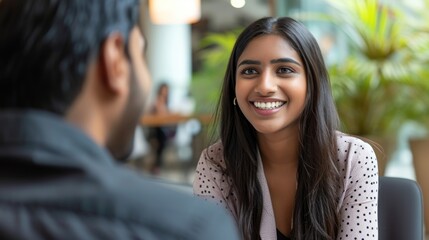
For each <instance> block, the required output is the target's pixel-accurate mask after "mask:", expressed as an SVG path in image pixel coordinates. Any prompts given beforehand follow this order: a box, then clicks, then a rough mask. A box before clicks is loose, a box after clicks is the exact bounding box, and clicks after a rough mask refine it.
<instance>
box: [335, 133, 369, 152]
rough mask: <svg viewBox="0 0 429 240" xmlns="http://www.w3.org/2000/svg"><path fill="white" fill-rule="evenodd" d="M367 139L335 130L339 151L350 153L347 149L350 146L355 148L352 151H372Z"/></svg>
mask: <svg viewBox="0 0 429 240" xmlns="http://www.w3.org/2000/svg"><path fill="white" fill-rule="evenodd" d="M367 141H368V140H365V138H362V137H358V136H353V135H348V134H345V133H342V132H337V147H338V151H339V152H345V153H350V152H349V151H348V150H349V149H352V148H353V149H354V148H356V151H355V152H352V153H358V152H362V151H369V152H373V148H372V146H371V145H370V144H369V143H368V142H367ZM342 150H343V151H342Z"/></svg>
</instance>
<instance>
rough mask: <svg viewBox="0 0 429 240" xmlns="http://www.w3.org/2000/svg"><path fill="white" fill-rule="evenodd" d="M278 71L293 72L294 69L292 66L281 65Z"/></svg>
mask: <svg viewBox="0 0 429 240" xmlns="http://www.w3.org/2000/svg"><path fill="white" fill-rule="evenodd" d="M277 72H278V73H281V74H282V73H292V72H293V70H292V69H291V68H288V67H281V68H279V69H278V70H277Z"/></svg>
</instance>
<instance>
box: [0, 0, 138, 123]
mask: <svg viewBox="0 0 429 240" xmlns="http://www.w3.org/2000/svg"><path fill="white" fill-rule="evenodd" d="M138 17H139V0H31V1H30V0H0V109H5V108H15V109H16V108H21V109H27V108H33V109H43V110H47V111H51V112H54V113H58V114H61V115H63V114H64V113H65V112H66V111H67V110H68V108H69V107H70V105H71V104H72V103H73V101H74V100H75V98H76V97H77V95H78V94H79V92H80V90H81V88H82V86H83V84H84V79H85V75H86V72H87V68H88V65H89V63H90V62H91V60H93V59H95V58H96V57H97V56H98V51H99V50H100V46H101V45H102V43H103V42H104V40H105V39H106V38H107V37H108V36H109V34H111V33H113V32H119V33H121V34H122V36H123V37H124V40H125V42H128V37H129V34H130V31H131V29H132V28H133V27H134V26H136V24H137V22H138ZM125 49H126V50H127V49H128V48H127V47H126V48H125Z"/></svg>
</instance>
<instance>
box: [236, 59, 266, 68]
mask: <svg viewBox="0 0 429 240" xmlns="http://www.w3.org/2000/svg"><path fill="white" fill-rule="evenodd" d="M241 65H261V62H260V61H256V60H243V61H241V62H240V63H239V64H238V66H239V67H240V66H241Z"/></svg>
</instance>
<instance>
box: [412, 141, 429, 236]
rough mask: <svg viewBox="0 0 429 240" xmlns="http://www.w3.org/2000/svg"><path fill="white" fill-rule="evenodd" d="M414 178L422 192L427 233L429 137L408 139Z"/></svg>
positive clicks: (428, 219) (427, 231) (428, 215)
mask: <svg viewBox="0 0 429 240" xmlns="http://www.w3.org/2000/svg"><path fill="white" fill-rule="evenodd" d="M409 143H410V149H411V152H412V154H413V165H414V169H415V172H416V179H417V182H418V183H419V185H420V188H421V189H422V192H423V206H425V208H424V211H425V215H424V216H425V228H426V235H428V234H429V138H415V139H410V140H409Z"/></svg>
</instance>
